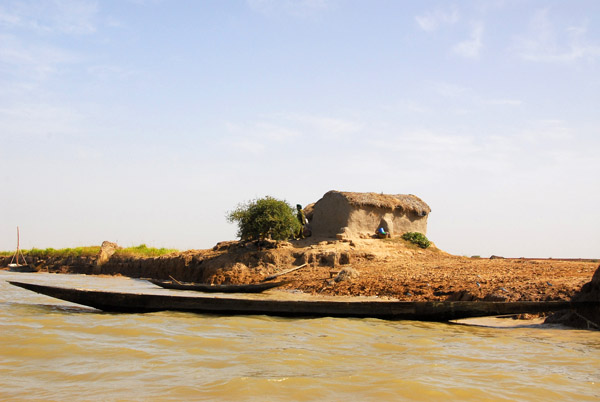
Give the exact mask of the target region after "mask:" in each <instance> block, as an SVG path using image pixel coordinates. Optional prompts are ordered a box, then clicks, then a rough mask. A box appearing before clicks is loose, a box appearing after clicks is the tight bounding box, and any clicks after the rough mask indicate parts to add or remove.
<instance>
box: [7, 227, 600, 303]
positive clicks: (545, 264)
mask: <svg viewBox="0 0 600 402" xmlns="http://www.w3.org/2000/svg"><path fill="white" fill-rule="evenodd" d="M4 260H6V261H4ZM8 262H9V261H8V259H7V257H5V258H1V257H0V266H6V265H7V264H8ZM28 262H29V263H30V265H32V266H34V267H35V269H36V270H38V271H40V272H60V273H78V274H88V275H123V276H129V277H133V278H156V279H169V277H173V278H175V279H177V280H179V281H188V282H203V283H212V284H222V283H234V284H241V283H255V282H260V281H262V280H264V279H265V278H266V277H267V276H269V275H273V274H277V273H278V272H282V271H285V270H286V269H289V268H292V267H296V266H300V265H302V264H306V265H305V266H304V267H303V268H300V269H298V270H296V271H294V272H291V273H289V274H286V275H284V276H282V277H281V278H282V279H286V280H289V281H290V282H289V283H288V284H287V285H285V286H284V289H287V290H296V291H302V292H305V293H309V294H321V295H328V296H377V297H381V298H390V299H399V300H405V301H436V300H465V301H469V300H488V301H518V300H531V301H540V300H570V299H571V298H572V297H573V296H574V295H575V294H576V292H577V291H579V290H580V289H581V287H582V286H583V285H584V284H585V283H587V282H589V281H590V279H591V277H592V275H593V273H594V271H595V270H596V268H597V266H598V263H597V262H594V261H593V260H550V259H544V260H534V259H529V258H527V259H505V258H493V259H487V258H469V257H460V256H454V255H451V254H448V253H446V252H444V251H442V250H440V249H438V248H436V247H435V245H433V246H431V247H429V248H427V249H420V248H418V247H416V246H414V245H412V244H410V243H407V242H406V241H404V240H402V239H397V238H394V239H384V240H378V239H360V240H351V241H348V240H346V241H331V240H322V241H319V240H317V239H312V238H309V239H304V240H299V241H293V242H279V243H275V242H267V243H264V244H262V246H261V248H260V249H259V248H258V245H257V244H256V243H242V242H237V241H232V242H222V243H219V244H217V245H216V246H215V247H214V248H212V249H209V250H188V251H184V252H173V253H170V254H167V255H163V256H160V257H134V256H127V255H123V254H119V253H115V254H114V255H112V256H110V258H108V260H107V261H106V262H105V263H103V264H100V265H99V264H98V258H97V257H96V256H79V257H77V256H69V257H66V258H61V257H60V256H56V255H55V256H51V257H47V258H44V256H43V255H38V256H37V257H36V258H32V259H31V261H29V260H28Z"/></svg>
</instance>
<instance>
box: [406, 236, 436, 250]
mask: <svg viewBox="0 0 600 402" xmlns="http://www.w3.org/2000/svg"><path fill="white" fill-rule="evenodd" d="M402 238H403V239H404V240H406V241H409V242H411V243H412V244H416V245H417V246H419V247H421V248H427V247H429V246H430V245H431V242H430V241H429V240H428V239H427V237H426V236H425V235H424V234H423V233H419V232H407V233H404V234H403V235H402Z"/></svg>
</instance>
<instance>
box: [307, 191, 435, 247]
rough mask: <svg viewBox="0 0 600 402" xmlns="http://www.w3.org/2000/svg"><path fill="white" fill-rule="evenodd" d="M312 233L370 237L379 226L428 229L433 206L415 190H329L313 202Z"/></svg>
mask: <svg viewBox="0 0 600 402" xmlns="http://www.w3.org/2000/svg"><path fill="white" fill-rule="evenodd" d="M311 212H312V213H311V219H310V226H311V230H312V234H313V236H318V237H337V238H357V237H363V238H364V237H371V236H373V235H374V234H375V231H376V230H377V228H379V227H383V228H384V229H385V230H386V232H389V233H391V234H392V236H400V235H402V234H403V233H406V232H420V233H423V234H426V233H427V216H428V215H429V213H430V212H431V208H429V205H427V204H426V203H425V202H424V201H423V200H421V199H420V198H419V197H417V196H415V195H412V194H394V195H392V194H377V193H351V192H342V191H329V192H328V193H326V194H325V195H324V196H323V198H321V199H320V200H319V201H317V202H316V203H315V204H314V206H312V211H311Z"/></svg>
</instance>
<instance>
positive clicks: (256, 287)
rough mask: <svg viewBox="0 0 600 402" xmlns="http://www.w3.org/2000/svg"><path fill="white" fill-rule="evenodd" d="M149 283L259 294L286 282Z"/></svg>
mask: <svg viewBox="0 0 600 402" xmlns="http://www.w3.org/2000/svg"><path fill="white" fill-rule="evenodd" d="M148 281H149V282H151V283H153V284H155V285H157V286H160V287H161V288H165V289H177V290H194V291H196V292H206V293H261V292H264V291H265V290H269V289H273V288H276V287H278V286H282V285H285V284H286V283H287V282H285V281H284V282H265V283H254V284H248V285H207V284H201V283H186V282H183V283H181V282H180V283H177V282H172V281H161V280H157V279H148Z"/></svg>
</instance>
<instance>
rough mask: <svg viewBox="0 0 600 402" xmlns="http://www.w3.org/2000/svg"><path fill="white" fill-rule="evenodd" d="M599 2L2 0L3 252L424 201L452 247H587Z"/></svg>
mask: <svg viewBox="0 0 600 402" xmlns="http://www.w3.org/2000/svg"><path fill="white" fill-rule="evenodd" d="M599 110H600V2H598V1H596V0H590V1H577V0H574V1H569V2H566V1H558V0H557V1H533V0H518V1H517V0H515V1H512V0H505V1H502V0H499V1H495V0H490V1H468V0H466V1H456V2H451V1H395V0H394V1H392V0H390V1H383V0H374V1H357V0H278V1H275V0H247V1H243V0H238V1H194V2H190V1H176V0H164V1H160V0H154V1H153V0H115V1H112V0H102V1H99V0H98V1H93V0H47V1H45V0H44V1H41V0H40V1H13V0H2V1H0V187H1V188H2V196H1V197H0V250H7V251H8V250H14V248H15V247H16V227H17V226H19V227H20V232H21V247H22V248H31V247H37V248H46V247H54V248H62V247H77V246H87V245H99V244H100V243H102V241H104V240H110V241H115V242H117V243H118V244H120V245H121V246H132V245H138V244H141V243H144V244H147V245H148V246H152V247H169V248H177V249H181V250H187V249H206V248H211V247H213V246H214V245H215V244H216V243H217V242H219V241H224V240H233V239H235V238H236V229H237V228H236V226H235V224H231V223H228V222H227V220H226V215H227V213H228V212H229V211H231V210H233V209H235V208H236V207H237V206H238V205H239V204H240V203H244V202H247V201H249V200H252V199H256V198H258V197H264V196H267V195H269V196H272V197H275V198H278V199H282V200H286V201H287V202H289V203H290V204H291V205H295V204H298V203H299V204H302V205H306V204H309V203H312V202H315V201H317V200H319V199H320V198H321V197H322V196H323V194H325V193H326V192H327V191H329V190H339V191H353V192H376V193H388V194H415V195H417V196H419V197H420V198H422V199H423V200H424V201H425V202H426V203H427V204H428V205H429V206H430V207H431V209H432V212H431V214H430V215H429V220H428V231H427V236H428V238H429V239H430V240H431V241H433V242H434V243H435V244H436V245H437V246H438V247H439V248H441V249H443V250H445V251H447V252H449V253H452V254H456V255H466V256H473V255H480V256H482V257H484V256H490V255H500V256H505V257H545V258H548V257H553V258H561V257H571V258H578V257H579V258H598V257H600V186H599V184H600V158H599V157H598V155H599V153H600V112H599Z"/></svg>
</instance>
